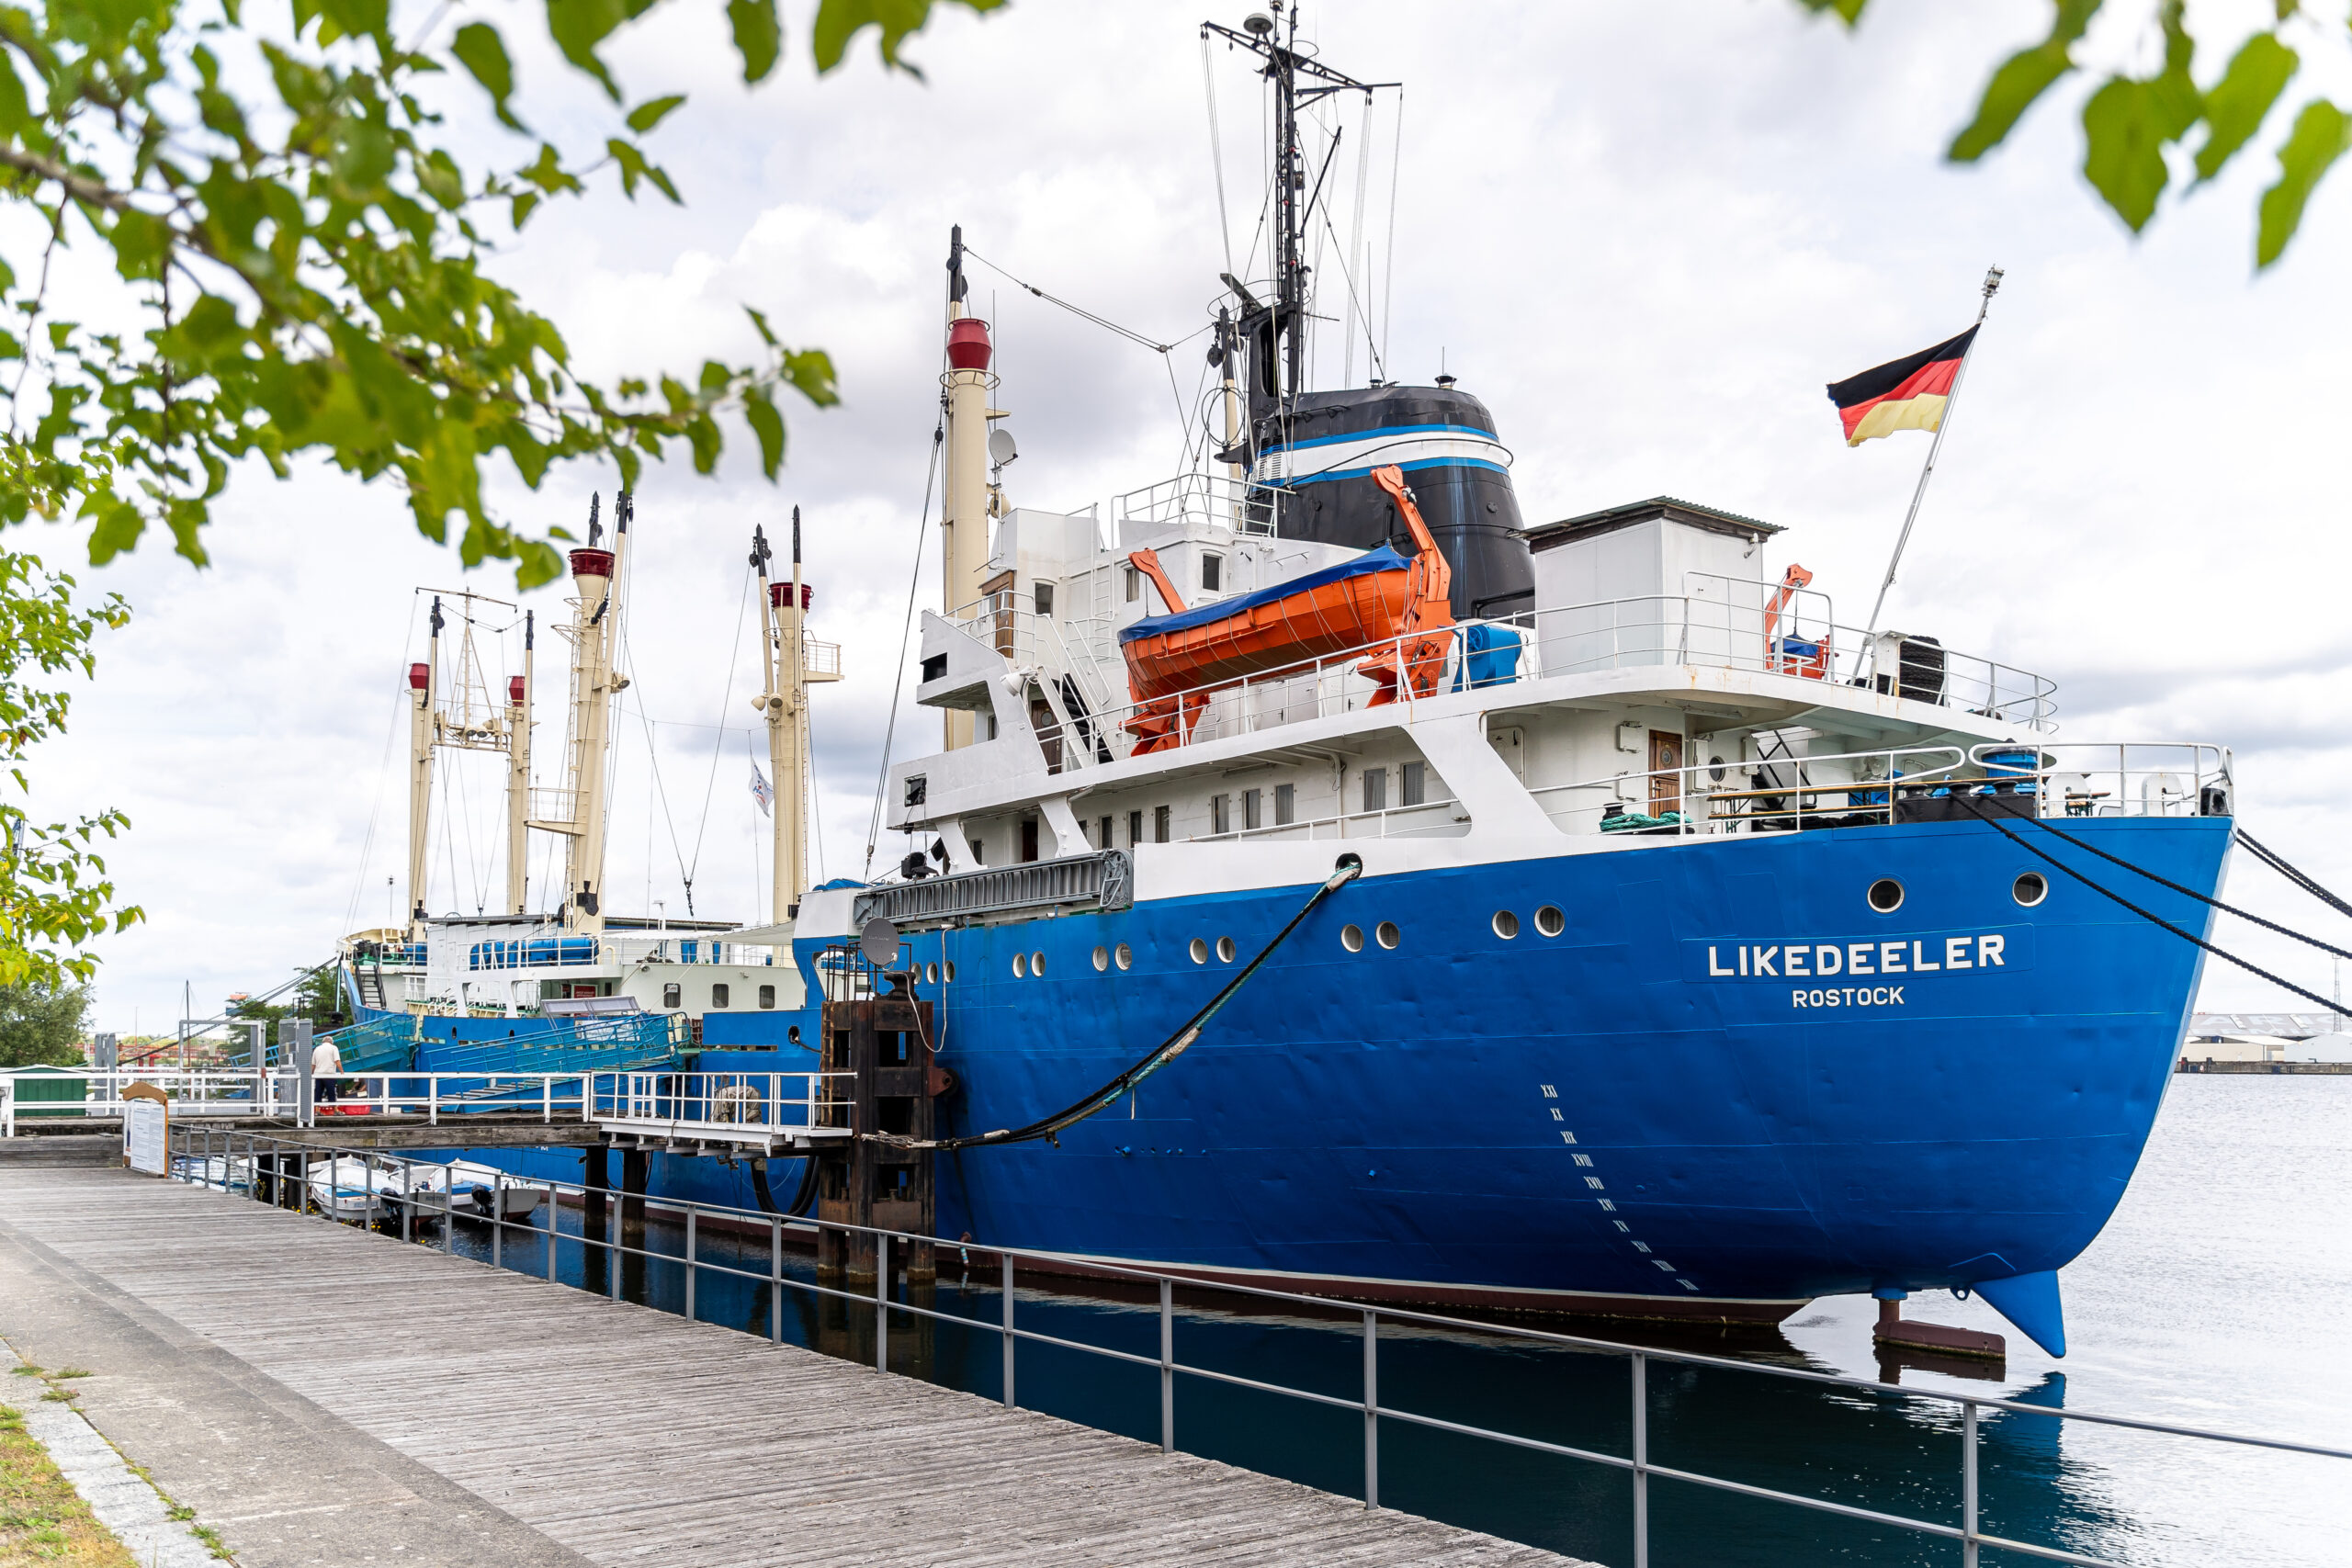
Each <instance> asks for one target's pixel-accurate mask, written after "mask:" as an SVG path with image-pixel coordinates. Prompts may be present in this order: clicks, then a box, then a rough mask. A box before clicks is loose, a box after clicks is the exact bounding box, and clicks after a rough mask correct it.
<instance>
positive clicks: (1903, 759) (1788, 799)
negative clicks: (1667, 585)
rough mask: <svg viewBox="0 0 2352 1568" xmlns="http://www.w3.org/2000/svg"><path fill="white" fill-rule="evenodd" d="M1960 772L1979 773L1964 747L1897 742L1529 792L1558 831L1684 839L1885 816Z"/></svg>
mask: <svg viewBox="0 0 2352 1568" xmlns="http://www.w3.org/2000/svg"><path fill="white" fill-rule="evenodd" d="M1963 777H1969V778H1972V779H1973V780H1974V781H1978V782H1981V781H1982V780H1983V778H1984V775H1983V773H1981V772H1977V773H1973V774H1972V773H1971V770H1970V764H1969V757H1968V752H1967V750H1966V749H1965V748H1962V747H1959V746H1896V747H1888V748H1883V749H1881V750H1871V751H1838V752H1830V753H1826V754H1825V755H1822V756H1818V757H1812V756H1804V755H1801V754H1798V753H1796V752H1794V751H1786V752H1783V751H1780V750H1775V752H1774V754H1772V755H1770V756H1769V757H1764V758H1760V759H1742V760H1732V761H1725V760H1724V759H1721V758H1717V757H1713V756H1711V757H1709V758H1708V759H1707V760H1706V761H1700V762H1687V763H1683V764H1680V765H1678V766H1674V767H1665V768H1634V767H1630V766H1628V767H1625V768H1622V769H1620V770H1618V771H1617V772H1615V773H1608V774H1604V775H1602V776H1600V777H1597V778H1590V779H1583V780H1579V781H1577V782H1576V783H1574V784H1537V785H1534V786H1532V787H1531V788H1530V789H1529V790H1528V792H1527V793H1528V794H1530V795H1533V796H1534V797H1535V798H1536V800H1537V801H1538V802H1540V803H1541V804H1542V805H1543V807H1544V811H1545V813H1546V814H1547V815H1548V816H1550V818H1552V820H1553V821H1554V822H1555V824H1557V825H1558V826H1559V828H1560V829H1562V830H1563V831H1565V832H1569V833H1596V832H1598V833H1632V834H1636V835H1643V836H1647V835H1653V834H1654V835H1660V836H1667V837H1691V836H1693V835H1702V834H1709V835H1711V834H1723V833H1743V832H1746V833H1770V832H1784V831H1785V832H1793V831H1797V830H1800V829H1810V828H1841V827H1859V826H1862V825H1865V824H1871V823H1884V822H1893V821H1896V820H1899V819H1901V818H1899V817H1898V815H1897V809H1896V802H1897V800H1898V798H1900V799H1905V800H1907V799H1909V798H1911V797H1913V796H1914V795H1933V794H1934V792H1935V791H1937V790H1939V789H1942V790H1945V791H1946V792H1947V793H1949V791H1950V789H1951V787H1952V786H1953V784H1954V783H1955V782H1956V781H1960V780H1962V778H1963ZM1963 787H1973V784H1971V785H1964V786H1963ZM1938 798H1941V797H1938Z"/></svg>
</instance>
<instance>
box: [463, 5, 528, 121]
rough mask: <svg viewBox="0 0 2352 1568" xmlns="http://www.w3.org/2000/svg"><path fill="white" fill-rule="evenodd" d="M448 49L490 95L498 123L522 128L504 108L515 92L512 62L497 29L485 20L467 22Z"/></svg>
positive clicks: (512, 112)
mask: <svg viewBox="0 0 2352 1568" xmlns="http://www.w3.org/2000/svg"><path fill="white" fill-rule="evenodd" d="M449 52H450V53H452V54H454V55H456V56H457V57H458V64H460V65H462V66H464V67H465V68H466V72H467V73H468V74H469V75H470V76H472V77H473V79H474V80H475V81H477V82H479V83H481V89H482V91H483V92H485V93H488V94H489V95H490V101H491V104H492V107H494V108H496V109H497V110H498V119H499V123H500V124H502V125H503V126H505V127H506V128H507V129H509V130H522V129H523V122H522V121H521V120H519V119H516V118H515V112H514V110H512V109H510V108H508V107H506V100H507V99H508V98H510V97H512V96H514V94H515V62H513V61H511V60H509V59H508V58H507V57H506V40H505V39H502V38H500V37H499V36H498V29H497V28H493V27H492V26H491V25H490V24H489V23H488V22H468V23H467V24H466V25H465V26H464V27H462V28H458V36H457V37H456V38H454V39H451V40H450V41H449Z"/></svg>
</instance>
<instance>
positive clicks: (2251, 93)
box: [2197, 33, 2302, 185]
mask: <svg viewBox="0 0 2352 1568" xmlns="http://www.w3.org/2000/svg"><path fill="white" fill-rule="evenodd" d="M2301 63H2302V61H2301V58H2300V57H2299V56H2298V55H2297V54H2296V53H2295V51H2293V50H2291V49H2289V48H2288V47H2287V46H2286V45H2285V44H2283V43H2280V42H2279V41H2278V35H2277V34H2276V33H2256V34H2255V35H2254V36H2253V37H2252V38H2250V39H2246V40H2245V44H2244V45H2242V46H2241V47H2240V48H2239V50H2238V51H2237V53H2236V54H2234V55H2233V56H2232V57H2231V59H2230V64H2229V69H2228V70H2226V71H2224V72H2222V79H2221V80H2220V81H2218V82H2216V83H2214V84H2213V85H2212V87H2211V90H2210V91H2208V92H2207V93H2206V95H2205V145H2203V146H2202V147H2199V149H2198V150H2197V180H2198V183H2199V185H2202V184H2203V183H2204V182H2205V181H2207V180H2210V179H2211V178H2212V177H2213V176H2214V175H2218V174H2220V173H2221V172H2222V165H2223V164H2227V163H2228V162H2229V161H2230V160H2231V159H2232V158H2233V157H2234V156H2236V154H2237V152H2238V150H2239V149H2240V148H2242V147H2244V146H2245V144H2246V142H2247V141H2250V140H2252V138H2253V136H2254V133H2255V132H2256V131H2257V130H2261V129H2262V122H2263V121H2264V120H2265V119H2266V118H2268V117H2269V114H2270V109H2271V106H2272V105H2274V104H2276V103H2277V102H2278V95H2279V94H2280V93H2283V92H2285V91H2286V90H2287V82H2288V79H2289V78H2290V77H2292V76H2293V75H2294V74H2295V71H2296V68H2297V67H2298V66H2300V65H2301Z"/></svg>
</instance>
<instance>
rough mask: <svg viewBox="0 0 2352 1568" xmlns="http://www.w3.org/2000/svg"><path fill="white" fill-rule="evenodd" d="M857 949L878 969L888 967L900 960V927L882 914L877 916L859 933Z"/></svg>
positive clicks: (867, 922)
mask: <svg viewBox="0 0 2352 1568" xmlns="http://www.w3.org/2000/svg"><path fill="white" fill-rule="evenodd" d="M857 950H858V952H860V953H864V954H865V961H866V962H867V963H868V964H873V965H874V966H875V967H876V969H888V967H889V966H890V965H891V964H896V963H897V962H898V961H899V928H898V927H896V926H894V925H892V924H891V923H890V922H889V921H888V920H886V919H883V918H882V917H881V916H879V915H876V916H875V917H874V918H873V919H870V920H868V921H866V922H865V930H864V931H859V932H858V933H857Z"/></svg>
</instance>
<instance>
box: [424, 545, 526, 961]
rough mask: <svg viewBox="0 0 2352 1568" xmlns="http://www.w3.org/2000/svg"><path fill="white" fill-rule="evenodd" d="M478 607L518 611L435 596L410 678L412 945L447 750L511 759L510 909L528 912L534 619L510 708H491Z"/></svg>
mask: <svg viewBox="0 0 2352 1568" xmlns="http://www.w3.org/2000/svg"><path fill="white" fill-rule="evenodd" d="M445 592H446V593H447V596H448V597H449V598H452V599H454V600H456V601H457V602H458V625H459V628H460V629H459V631H458V656H457V660H456V662H455V664H454V665H453V666H452V671H453V673H454V675H455V680H454V682H450V683H448V684H447V685H445V684H444V682H443V680H442V665H441V634H442V632H443V631H444V630H446V629H447V625H448V622H447V618H446V617H445V616H444V615H443V614H442V609H441V600H442V597H443V593H445ZM478 604H494V605H496V606H498V607H499V608H501V609H503V610H512V609H514V608H515V606H514V605H512V604H508V603H507V602H506V601H505V600H503V599H492V598H491V597H489V596H488V595H486V594H481V593H470V592H464V591H462V590H444V591H443V592H436V593H435V594H434V595H433V613H432V620H431V623H430V624H431V626H432V635H431V637H430V640H428V641H427V643H426V644H425V655H424V661H423V662H421V663H416V664H412V665H410V666H409V670H408V688H409V794H408V889H409V892H408V903H409V917H408V924H409V934H410V936H411V938H412V939H413V940H419V941H421V940H423V935H424V919H425V909H424V887H425V876H426V869H425V862H426V859H427V851H426V843H427V839H428V837H429V833H428V829H430V827H431V823H432V816H433V768H434V761H435V758H434V753H435V751H436V750H440V749H441V748H443V747H448V748H451V749H453V750H459V751H503V752H505V753H506V759H507V765H506V903H507V908H508V910H509V911H510V912H512V913H515V914H520V913H521V912H522V909H523V903H524V888H525V883H524V875H525V873H526V871H527V869H528V858H527V853H526V831H525V826H526V816H527V813H526V809H525V807H526V804H527V801H528V796H529V792H530V780H531V696H530V692H531V685H530V672H531V651H530V649H531V632H530V624H531V623H530V616H529V615H527V614H526V615H525V616H524V621H523V624H524V632H523V673H522V674H521V675H518V676H515V677H512V678H510V679H509V680H508V681H507V682H506V694H505V696H506V700H505V702H504V703H503V705H502V704H499V703H497V702H495V701H493V700H492V696H491V693H490V688H489V686H488V684H487V683H486V682H485V681H484V679H483V676H482V671H481V662H480V658H479V655H478V654H477V653H476V652H475V649H474V619H475V615H474V607H475V606H476V605H478Z"/></svg>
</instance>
